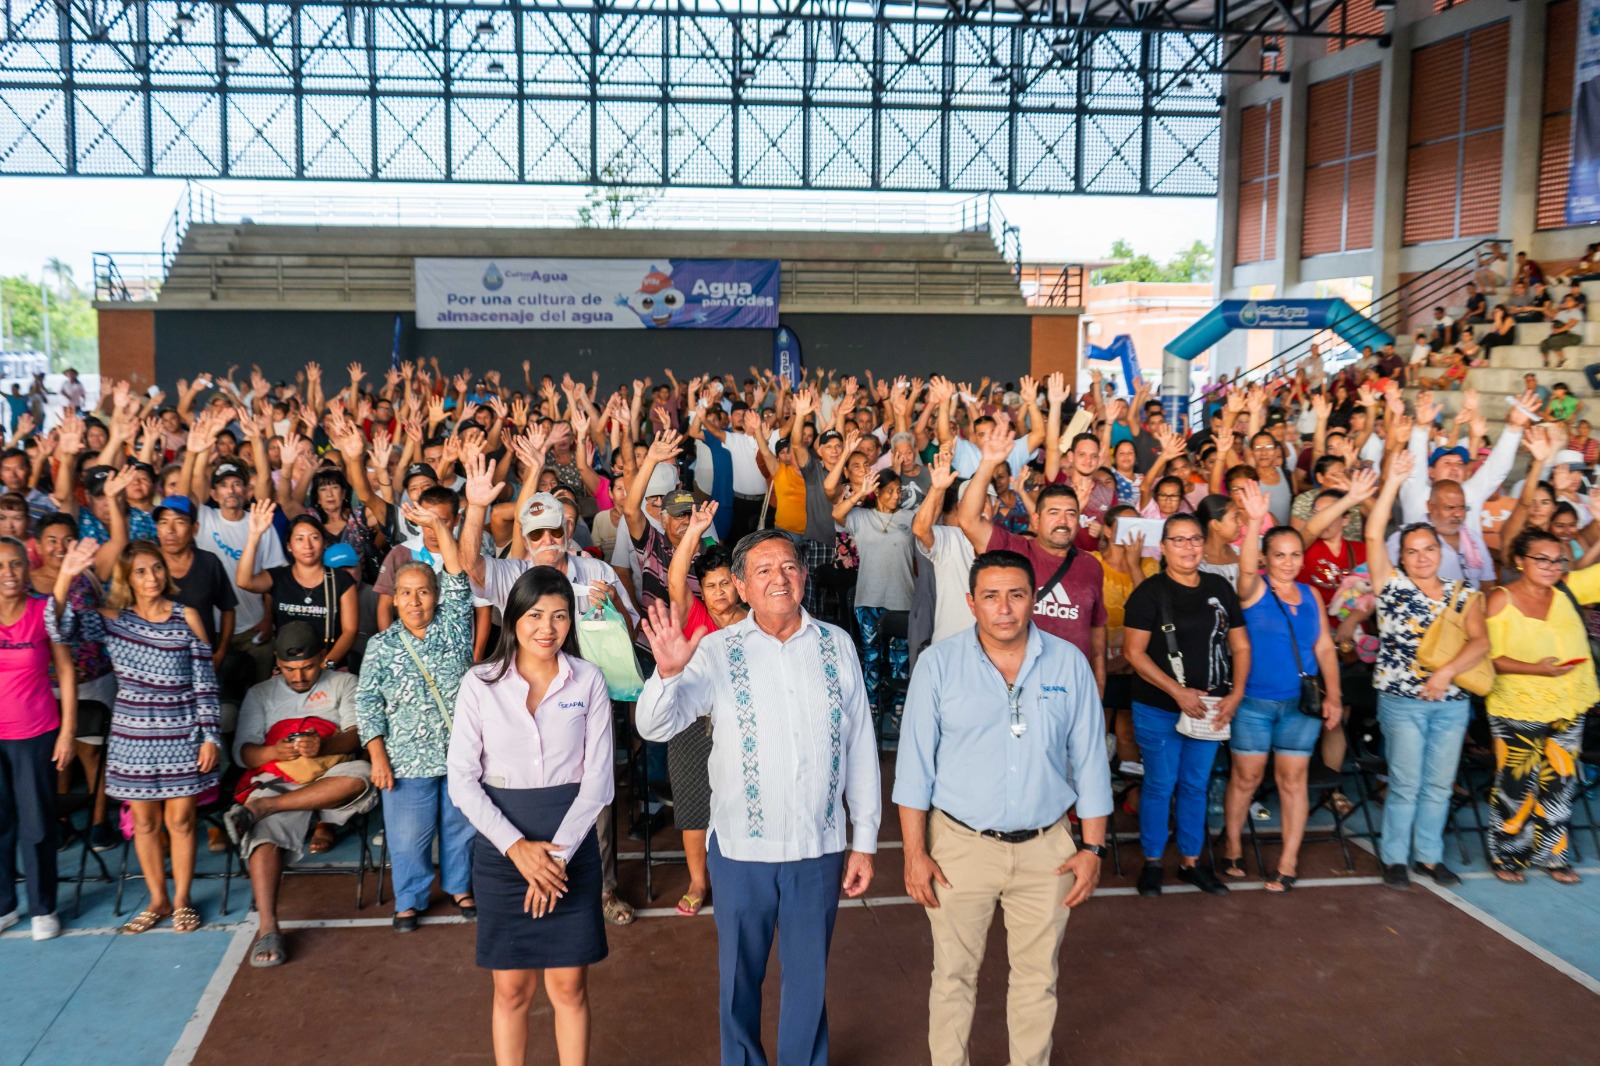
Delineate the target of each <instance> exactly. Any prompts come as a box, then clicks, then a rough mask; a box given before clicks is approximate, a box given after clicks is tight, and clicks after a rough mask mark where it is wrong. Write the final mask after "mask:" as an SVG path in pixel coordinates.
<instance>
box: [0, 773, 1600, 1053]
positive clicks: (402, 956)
mask: <svg viewBox="0 0 1600 1066" xmlns="http://www.w3.org/2000/svg"><path fill="white" fill-rule="evenodd" d="M891 772H892V756H887V757H886V761H885V777H886V778H887V777H888V776H889V774H890V773H891ZM885 810H886V813H887V817H886V819H885V832H884V838H885V839H884V842H883V846H882V849H881V851H880V853H879V859H878V863H877V874H876V878H875V880H874V882H873V885H872V889H871V891H870V892H869V894H868V896H867V897H866V898H865V899H864V900H862V901H852V902H848V903H846V904H845V905H844V906H843V907H842V908H841V911H840V914H839V921H838V926H837V930H836V933H835V937H834V944H833V954H832V961H831V964H830V970H829V998H828V1010H829V1019H830V1024H831V1029H832V1055H831V1059H830V1061H832V1062H834V1063H840V1064H859V1066H880V1064H881V1066H901V1064H904V1066H914V1064H918V1063H926V1062H927V1061H928V1053H927V1045H926V1028H925V1027H926V1020H927V993H928V983H929V968H930V965H931V950H932V949H931V941H930V938H929V934H928V925H927V920H926V918H925V917H924V915H923V913H922V911H921V909H920V908H919V907H917V906H916V905H915V904H913V903H912V902H911V901H910V900H909V899H908V898H907V897H906V896H905V886H904V882H903V880H902V877H901V861H900V853H899V850H898V847H897V844H896V841H897V838H898V835H899V834H898V825H897V823H896V821H895V818H894V815H893V808H892V807H889V806H887V805H886V808H885ZM1133 821H1134V820H1133V819H1132V818H1130V817H1127V816H1125V815H1124V816H1120V817H1119V829H1120V830H1121V831H1122V832H1123V833H1124V843H1123V845H1122V857H1123V860H1124V870H1125V871H1126V872H1127V873H1129V874H1131V873H1133V872H1135V864H1136V863H1137V861H1138V860H1137V850H1138V849H1137V845H1136V843H1134V838H1133V837H1132V835H1131V831H1132V829H1133V828H1134V826H1133ZM1358 821H1359V816H1358ZM1466 821H1470V819H1466ZM377 824H378V823H377V822H376V820H375V821H374V823H373V828H374V829H375V828H376V826H377ZM1462 842H1463V843H1464V844H1465V845H1466V848H1467V852H1468V855H1469V857H1470V862H1467V863H1462V862H1461V856H1460V852H1459V850H1458V847H1457V842H1456V841H1455V840H1451V841H1449V845H1450V848H1449V862H1450V864H1451V865H1452V866H1453V867H1457V868H1459V869H1461V870H1462V872H1463V874H1464V877H1465V881H1464V883H1463V885H1462V886H1461V887H1460V888H1459V889H1458V890H1456V891H1453V892H1449V891H1444V890H1440V889H1437V888H1433V887H1431V886H1430V887H1424V886H1423V885H1421V884H1415V885H1413V887H1412V889H1411V891H1409V892H1406V893H1399V892H1394V891H1392V890H1389V889H1386V888H1384V887H1383V886H1382V884H1381V883H1380V882H1379V880H1378V878H1377V872H1378V871H1377V866H1376V863H1375V861H1374V860H1373V859H1372V857H1371V856H1370V855H1369V854H1368V853H1367V852H1365V851H1364V850H1361V849H1359V848H1357V849H1354V851H1355V855H1354V857H1355V863H1356V869H1355V871H1354V872H1353V873H1352V872H1347V871H1346V869H1345V866H1344V861H1343V859H1342V858H1341V855H1340V850H1339V847H1338V845H1337V844H1336V843H1334V842H1332V841H1331V840H1327V839H1324V838H1322V837H1321V836H1320V835H1318V836H1316V837H1314V839H1313V841H1312V842H1310V843H1308V845H1307V848H1306V850H1305V853H1304V855H1303V857H1302V860H1301V869H1300V874H1301V877H1302V878H1303V880H1301V882H1300V884H1299V885H1298V886H1297V887H1296V889H1295V890H1294V891H1293V892H1292V893H1290V894H1288V895H1282V896H1280V895H1271V894H1268V893H1267V892H1265V891H1262V890H1261V889H1260V883H1259V881H1258V880H1255V879H1252V880H1251V881H1248V882H1244V883H1241V884H1236V885H1235V886H1234V889H1235V890H1234V891H1233V892H1232V894H1230V895H1229V896H1227V897H1225V898H1211V897H1206V896H1202V895H1199V894H1198V893H1196V892H1194V891H1192V890H1189V889H1187V888H1173V887H1170V886H1169V888H1168V890H1167V893H1166V894H1165V895H1164V896H1163V897H1162V898H1160V899H1158V900H1150V899H1141V898H1139V897H1138V896H1137V895H1136V894H1135V893H1134V891H1133V887H1132V880H1131V877H1128V876H1123V877H1118V876H1115V875H1114V874H1113V872H1112V868H1111V865H1110V863H1109V862H1108V863H1107V864H1106V877H1105V879H1104V881H1103V882H1102V886H1101V889H1100V891H1099V892H1098V893H1097V894H1096V896H1095V898H1094V900H1093V901H1092V902H1091V903H1090V904H1089V905H1087V906H1084V907H1082V908H1080V909H1079V910H1078V911H1077V912H1075V913H1074V915H1073V917H1072V920H1071V922H1070V924H1069V925H1068V927H1067V939H1066V944H1065V946H1064V947H1063V949H1062V955H1061V983H1060V1001H1061V1008H1060V1013H1059V1016H1058V1020H1057V1023H1056V1041H1055V1048H1056V1051H1055V1056H1054V1058H1055V1061H1057V1062H1061V1063H1095V1064H1118V1063H1129V1064H1132V1063H1141V1064H1143V1063H1168V1062H1172V1063H1177V1062H1182V1063H1194V1064H1208V1063H1217V1064H1228V1066H1236V1064H1238V1063H1253V1062H1268V1061H1284V1062H1295V1063H1300V1064H1316V1063H1329V1064H1334V1063H1337V1064H1341V1066H1347V1064H1349V1063H1352V1062H1357V1063H1362V1064H1364V1066H1365V1064H1379V1063H1444V1062H1492V1061H1513V1060H1519V1059H1521V1058H1523V1057H1525V1056H1528V1055H1530V1054H1533V1055H1537V1056H1538V1058H1539V1059H1540V1061H1541V1062H1547V1063H1594V1062H1596V1061H1600V1052H1597V1051H1596V1048H1600V1009H1597V1008H1600V998H1597V993H1600V863H1597V862H1596V861H1595V855H1594V849H1593V847H1592V844H1593V841H1592V839H1591V838H1590V835H1589V833H1588V832H1587V831H1586V830H1585V831H1583V832H1582V835H1581V837H1580V839H1579V843H1580V845H1581V846H1582V848H1583V859H1584V861H1583V862H1581V863H1580V864H1579V868H1580V870H1581V871H1582V872H1584V873H1585V874H1586V875H1587V879H1586V880H1585V882H1584V883H1583V884H1582V885H1580V886H1577V887H1575V888H1571V887H1563V886H1560V885H1557V884H1555V883H1554V882H1552V881H1550V880H1549V879H1548V878H1546V877H1543V876H1531V877H1530V879H1529V881H1528V883H1527V884H1524V885H1520V886H1508V885H1502V884H1500V883H1499V882H1496V881H1494V880H1493V879H1492V878H1491V877H1489V875H1488V874H1487V871H1486V870H1485V868H1484V862H1483V850H1482V846H1481V844H1480V842H1479V838H1478V836H1477V833H1476V831H1475V830H1470V829H1469V830H1467V831H1466V832H1465V833H1464V834H1463V840H1462ZM655 843H656V845H657V847H659V848H662V849H666V850H665V851H664V852H663V853H658V857H660V856H661V855H665V857H667V858H669V859H670V858H671V857H672V855H673V852H672V850H671V849H675V848H677V847H678V846H679V844H678V840H677V837H676V834H675V833H674V832H673V831H671V830H670V829H669V830H667V831H664V832H662V833H660V834H658V835H657V837H656V840H655ZM639 847H640V845H639V844H638V843H637V842H626V843H625V849H626V850H625V853H624V857H623V861H622V863H621V870H620V872H621V880H622V888H623V893H624V895H625V896H627V897H628V898H630V899H632V900H633V901H634V902H635V903H636V904H644V905H643V906H642V907H641V910H640V912H639V919H638V920H637V921H636V922H635V923H634V924H633V925H632V926H630V927H627V928H623V929H612V930H610V947H611V955H610V958H608V959H607V960H606V961H605V962H603V963H601V964H600V965H598V966H596V967H594V968H593V969H592V970H591V976H590V982H591V985H590V987H591V999H592V1004H593V1017H594V1023H593V1024H594V1050H593V1055H592V1061H593V1062H594V1063H596V1064H600V1066H609V1064H620V1066H632V1064H641V1066H643V1064H650V1066H656V1064H659V1066H678V1064H683V1066H689V1064H693V1066H702V1064H707V1063H714V1062H715V1061H716V1057H717V1013H716V982H717V971H716V935H715V928H714V924H713V919H712V917H711V915H710V910H709V908H708V909H707V911H706V912H703V913H702V916H700V917H698V918H683V917H680V916H678V915H677V914H676V913H675V912H674V910H673V907H674V905H675V903H676V901H677V898H678V896H679V895H680V894H681V891H682V889H683V887H684V886H685V885H686V883H687V875H686V873H685V871H684V868H683V867H682V865H680V864H670V863H669V864H667V865H658V866H656V867H655V868H654V871H653V873H654V877H653V880H654V890H655V898H654V899H653V900H650V901H649V902H648V903H646V902H645V900H644V871H643V864H642V862H641V861H639V855H638V849H639ZM1272 850H1273V849H1272V848H1271V847H1270V846H1269V847H1267V848H1266V851H1267V863H1268V865H1269V868H1270V866H1271V863H1272ZM679 854H681V853H679ZM105 857H106V858H107V859H108V861H109V863H110V865H111V868H112V871H113V872H115V871H116V868H117V859H118V853H117V852H109V853H106V856H105ZM330 857H331V859H332V860H333V861H335V862H339V863H343V864H346V865H347V868H349V869H353V867H354V861H355V858H356V847H355V842H354V841H353V840H351V839H346V840H344V841H342V842H341V844H340V846H339V847H338V848H337V849H335V851H334V852H333V853H331V855H330ZM64 858H65V859H68V860H69V861H68V862H67V863H66V871H65V872H70V871H71V870H75V869H76V852H75V851H71V852H68V853H66V855H64ZM201 865H202V870H203V871H220V870H221V866H222V864H221V856H218V855H202V861H201ZM1250 869H1251V871H1252V873H1254V872H1255V863H1254V861H1253V859H1252V860H1251V863H1250ZM134 872H135V873H136V868H134ZM1169 880H1170V879H1169ZM74 887H75V886H72V885H66V886H64V887H63V893H64V895H63V900H64V909H65V910H66V913H67V918H68V921H67V930H66V935H64V936H63V937H62V938H61V939H59V940H56V941H52V942H48V943H42V944H36V943H34V942H33V941H32V940H30V939H28V936H27V933H26V927H27V923H26V922H24V923H23V925H22V927H21V929H20V930H19V929H13V930H12V931H10V932H9V933H7V934H5V935H3V936H0V1011H3V1014H0V1066H12V1064H22V1063H26V1064H28V1066H57V1064H69V1063H70V1064H74V1066H77V1064H81V1063H83V1062H98V1063H109V1064H115V1066H145V1064H152V1066H159V1064H162V1063H186V1062H195V1063H203V1064H215V1066H237V1064H238V1063H239V1062H241V1061H246V1062H248V1061H260V1060H262V1059H264V1058H270V1059H272V1060H274V1061H282V1062H330V1063H350V1064H366V1063H371V1064H381V1066H404V1064H409V1063H419V1064H421V1063H428V1064H434V1063H452V1064H454V1063H463V1064H466V1063H489V1062H491V1061H492V1056H491V1054H490V1048H489V1039H488V1036H489V978H488V976H487V974H485V973H484V972H482V971H480V970H478V969H477V968H476V967H475V966H474V965H473V943H474V928H473V927H472V926H471V925H469V924H466V923H464V922H462V921H461V920H460V919H459V918H457V917H454V908H453V907H451V906H450V904H449V902H448V900H446V899H444V898H443V897H442V896H440V895H438V894H437V893H436V895H435V902H434V906H433V908H432V910H431V911H430V912H429V913H430V915H433V917H428V918H425V919H424V924H423V927H422V928H421V929H420V930H419V931H417V932H416V933H413V934H410V935H407V936H399V935H396V934H395V933H394V932H393V931H392V930H391V929H390V927H389V913H390V912H389V909H388V907H387V906H382V907H380V906H377V905H376V904H375V902H374V898H373V897H374V895H375V889H376V883H375V880H374V878H373V877H372V876H370V875H369V877H368V878H367V883H366V906H365V907H364V908H363V909H361V910H357V909H355V906H354V902H355V901H354V896H355V881H354V878H353V877H351V876H350V875H349V874H348V873H337V874H315V875H305V876H300V877H294V878H290V879H288V880H287V882H286V884H285V887H284V891H283V897H282V913H283V916H284V917H285V918H286V919H288V921H287V927H288V929H289V930H290V951H291V956H292V958H291V961H290V963H289V964H288V965H285V966H282V967H278V968H275V969H265V970H259V969H252V968H251V967H250V966H249V965H248V961H247V959H246V955H247V952H248V949H249V947H250V944H251V942H252V940H253V936H254V922H253V920H252V918H253V915H251V914H250V913H249V910H248V908H249V886H248V882H247V881H246V880H245V879H243V878H235V880H234V881H233V883H232V886H231V899H230V913H228V914H227V915H222V914H220V913H219V910H220V906H221V897H222V888H223V884H222V881H221V880H204V881H201V882H199V885H198V891H197V893H196V905H197V907H198V908H199V909H200V911H201V913H202V914H203V915H204V917H205V919H206V921H207V925H206V927H205V928H204V929H202V930H201V931H200V932H197V933H191V934H187V935H182V936H180V935H177V934H174V933H172V932H171V931H170V930H169V929H166V928H163V929H160V930H157V931H154V932H151V933H146V934H144V935H142V936H119V935H117V934H116V928H117V925H118V924H119V922H118V919H117V918H115V917H114V916H113V915H112V890H113V886H112V885H109V884H106V883H103V882H90V883H88V884H86V885H85V886H84V893H83V911H82V915H81V917H79V918H77V919H72V918H71V914H70V907H71V900H72V893H73V889H74ZM126 892H127V896H126V899H125V902H124V917H126V915H127V913H128V912H129V911H130V910H136V909H137V908H138V905H139V904H140V903H141V902H142V900H143V888H142V885H141V883H139V882H137V881H129V882H128V883H127V886H126ZM714 904H715V896H714V894H713V898H712V906H714ZM1005 981H1006V969H1005V962H1004V922H1003V918H1002V917H1001V916H1000V915H998V914H997V916H996V920H995V923H994V926H993V927H992V929H991V935H990V951H989V955H988V958H987V960H986V963H985V967H984V971H983V974H982V978H981V981H980V988H979V1005H978V1015H977V1021H976V1024H975V1026H974V1033H973V1042H972V1047H973V1062H974V1063H975V1064H988V1063H996V1064H998V1063H1003V1062H1005V1057H1006V1052H1005ZM776 990H777V964H776V958H775V957H774V960H773V966H772V970H771V971H770V972H769V976H768V1001H767V1006H768V1008H769V1009H768V1024H769V1034H768V1047H769V1049H770V1048H771V1047H772V1046H773V1044H772V1038H773V1036H774V1034H775V1031H776V1021H777V1016H776V1011H775V1010H774V1009H773V1008H775V1007H776ZM548 1037H549V1012H548V1009H546V1008H544V1007H543V1006H542V1005H536V1006H535V1008H534V1042H533V1046H532V1049H531V1051H530V1055H529V1061H530V1062H536V1063H543V1062H553V1061H554V1054H553V1048H552V1045H551V1044H550V1042H549V1039H548Z"/></svg>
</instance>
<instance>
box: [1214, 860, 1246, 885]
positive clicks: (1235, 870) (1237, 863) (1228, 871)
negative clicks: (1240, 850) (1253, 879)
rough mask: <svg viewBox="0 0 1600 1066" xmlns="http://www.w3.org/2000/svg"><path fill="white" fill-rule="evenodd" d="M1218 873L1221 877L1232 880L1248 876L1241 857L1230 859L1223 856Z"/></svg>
mask: <svg viewBox="0 0 1600 1066" xmlns="http://www.w3.org/2000/svg"><path fill="white" fill-rule="evenodd" d="M1220 872H1221V874H1222V876H1223V877H1231V878H1233V879H1234V880H1238V879H1239V878H1241V877H1249V876H1250V872H1249V871H1248V870H1246V869H1245V868H1244V856H1243V855H1236V856H1232V857H1229V856H1226V855H1224V856H1223V857H1222V869H1221V871H1220Z"/></svg>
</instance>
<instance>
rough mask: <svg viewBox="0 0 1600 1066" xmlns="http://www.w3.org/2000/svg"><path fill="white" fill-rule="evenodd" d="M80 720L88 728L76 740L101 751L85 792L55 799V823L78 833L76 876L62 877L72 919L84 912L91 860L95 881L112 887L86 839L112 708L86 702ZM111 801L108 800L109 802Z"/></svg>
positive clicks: (103, 865) (102, 771)
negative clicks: (78, 818) (69, 897)
mask: <svg viewBox="0 0 1600 1066" xmlns="http://www.w3.org/2000/svg"><path fill="white" fill-rule="evenodd" d="M78 713H79V720H80V721H82V722H84V723H86V724H87V725H88V726H89V729H88V730H87V731H84V732H80V733H79V734H78V737H77V739H78V740H79V741H82V742H85V743H91V744H94V745H95V746H96V747H97V748H98V749H99V752H100V758H99V759H98V761H97V765H96V768H95V772H94V774H93V775H91V776H92V780H86V781H85V785H86V786H87V788H86V791H83V792H76V791H69V792H61V793H57V794H56V798H55V817H56V822H57V824H61V823H65V824H66V826H67V828H68V829H69V830H70V831H71V832H73V833H78V834H79V845H80V850H79V852H78V873H77V875H76V876H74V877H62V878H59V880H60V881H61V882H62V883H66V882H71V883H72V884H73V886H74V888H73V896H72V916H73V917H74V918H77V917H79V916H80V915H81V914H82V913H83V883H84V882H85V881H87V880H89V878H88V877H87V876H86V875H87V872H88V869H89V860H90V858H93V859H94V864H95V865H96V866H97V867H99V868H100V876H99V877H97V878H95V879H94V880H96V881H100V882H103V883H105V884H108V885H109V884H111V882H112V878H111V871H110V869H108V868H107V867H106V861H105V860H104V859H102V858H101V857H100V853H99V852H98V851H95V850H94V848H93V847H91V846H90V840H89V836H90V833H91V831H92V830H93V829H94V809H95V799H96V798H97V797H98V796H99V795H100V793H101V791H102V790H103V789H104V788H105V784H106V734H107V733H109V732H110V731H111V709H110V708H109V707H107V706H106V705H105V704H103V703H100V702H99V701H98V700H85V701H84V702H83V703H81V704H79V706H78ZM110 802H111V801H109V800H108V801H107V803H110ZM79 812H83V815H84V817H83V830H82V831H81V833H80V832H79V830H78V826H77V823H76V822H75V821H74V820H73V819H74V818H76V816H77V815H78V814H79Z"/></svg>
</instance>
